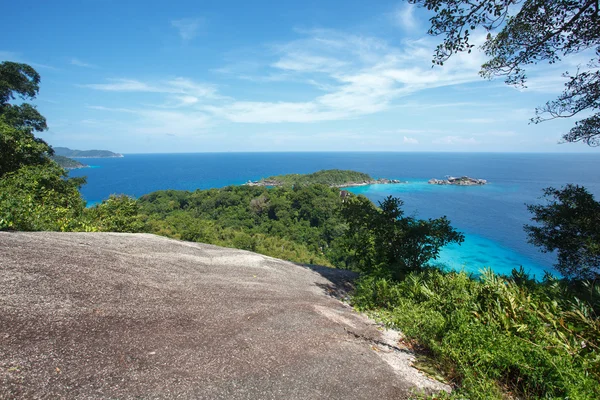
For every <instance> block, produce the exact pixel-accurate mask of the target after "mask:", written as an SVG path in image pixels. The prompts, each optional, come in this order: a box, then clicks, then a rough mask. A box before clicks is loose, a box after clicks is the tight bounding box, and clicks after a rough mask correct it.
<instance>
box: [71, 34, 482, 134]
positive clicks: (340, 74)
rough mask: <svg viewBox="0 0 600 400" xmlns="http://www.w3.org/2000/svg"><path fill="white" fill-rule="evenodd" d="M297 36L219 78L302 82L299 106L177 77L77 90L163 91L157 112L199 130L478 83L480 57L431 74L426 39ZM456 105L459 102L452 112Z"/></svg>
mask: <svg viewBox="0 0 600 400" xmlns="http://www.w3.org/2000/svg"><path fill="white" fill-rule="evenodd" d="M181 26H183V25H181ZM192 31H194V30H192ZM186 32H188V33H187V34H186V36H185V38H190V37H191V36H190V35H189V32H190V31H186ZM298 33H299V34H300V35H302V36H301V37H300V38H299V39H297V40H293V41H289V42H286V43H279V44H277V45H272V46H270V47H269V52H268V53H267V56H265V57H264V58H266V60H265V59H263V60H262V64H261V62H259V61H250V62H248V61H246V62H245V64H241V65H247V66H249V68H251V72H250V74H248V73H245V72H244V71H243V70H242V69H240V68H239V67H238V68H233V69H232V68H228V67H225V68H222V69H219V70H218V71H217V72H219V73H220V74H227V75H229V76H233V75H235V76H237V77H238V78H240V79H246V80H251V81H256V82H261V84H262V83H266V82H269V83H272V82H282V83H285V82H293V83H295V84H304V85H305V87H306V89H307V90H306V91H305V92H306V93H307V94H308V96H307V97H306V99H304V100H302V101H290V100H289V99H285V96H284V92H282V96H279V97H278V96H277V95H275V96H274V97H273V98H272V99H267V100H262V99H261V101H257V100H254V99H253V98H249V99H245V98H243V94H241V95H238V96H237V97H236V98H232V97H228V96H225V95H223V94H221V93H220V91H219V90H218V87H217V86H216V85H213V84H210V83H198V82H195V81H192V80H190V79H187V78H181V77H180V78H175V79H166V80H159V81H142V80H138V79H123V78H121V79H112V80H108V81H107V82H104V83H92V84H86V85H81V86H82V87H86V88H90V89H94V90H102V91H112V92H149V93H162V94H164V95H165V97H166V98H165V102H164V103H163V104H162V105H160V108H164V109H168V108H177V109H181V110H187V112H189V113H190V115H192V116H193V115H196V114H197V113H201V114H202V115H203V117H202V118H201V119H196V118H195V117H192V118H191V120H190V121H191V122H193V121H200V123H201V124H202V125H204V124H205V123H206V122H207V121H206V120H205V118H210V119H214V120H224V121H229V122H234V123H252V124H269V123H311V122H320V121H337V120H346V119H354V118H358V117H360V116H364V115H369V114H375V113H379V112H382V111H385V110H388V109H391V108H392V107H397V106H399V105H400V102H399V100H400V99H402V98H405V97H407V96H410V95H412V94H414V93H417V92H420V91H424V90H429V89H433V88H438V87H443V86H451V85H459V84H462V83H467V82H473V81H479V80H480V78H479V76H478V74H477V72H478V70H479V67H480V64H481V59H480V58H478V55H477V54H472V55H469V56H467V55H458V56H456V57H454V58H453V59H451V60H450V61H449V62H448V63H447V65H445V66H444V68H431V49H432V48H433V45H432V42H431V41H429V40H410V41H404V42H403V43H402V45H401V46H392V45H390V44H389V43H387V42H386V41H384V40H381V39H379V38H376V37H371V36H364V35H355V34H349V33H344V32H339V31H335V30H324V29H317V30H308V31H298ZM182 38H184V36H183V35H182ZM185 38H184V39H185ZM275 78H277V79H275ZM315 88H316V89H318V91H317V92H316V93H314V92H315ZM311 93H314V94H312V95H311ZM460 104H464V103H459V102H457V103H452V104H451V106H456V105H460ZM434 106H435V105H434ZM448 106H450V105H448ZM156 108H157V107H156V106H155V107H154V109H156ZM168 115H170V114H168ZM191 122H190V123H191ZM400 138H402V136H400ZM407 140H408V142H405V143H410V144H414V142H412V140H414V138H412V137H409V136H407Z"/></svg>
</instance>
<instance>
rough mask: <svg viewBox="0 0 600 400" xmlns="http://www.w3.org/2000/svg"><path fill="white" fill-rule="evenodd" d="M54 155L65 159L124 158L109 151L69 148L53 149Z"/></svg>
mask: <svg viewBox="0 0 600 400" xmlns="http://www.w3.org/2000/svg"><path fill="white" fill-rule="evenodd" d="M53 149H54V154H55V155H57V156H63V157H77V158H114V157H123V155H122V154H119V153H113V152H112V151H108V150H71V149H69V148H67V147H53Z"/></svg>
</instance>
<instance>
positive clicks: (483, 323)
mask: <svg viewBox="0 0 600 400" xmlns="http://www.w3.org/2000/svg"><path fill="white" fill-rule="evenodd" d="M532 282H533V283H532ZM573 287H574V286H573V285H572V284H568V283H566V282H563V281H557V280H556V279H552V278H550V277H547V279H546V280H545V281H544V282H540V283H535V282H534V281H532V280H530V279H523V276H522V274H519V273H518V272H515V273H514V276H513V277H501V276H498V275H495V274H493V273H492V272H491V271H489V270H488V271H484V273H483V274H482V276H481V279H478V280H475V279H473V278H472V277H470V276H468V275H467V274H465V273H457V272H450V273H443V272H440V271H438V270H430V269H427V270H425V271H420V272H413V273H410V274H408V275H407V276H406V277H405V278H404V279H403V280H402V281H400V282H394V281H391V280H388V279H385V278H376V277H364V278H362V279H361V280H360V281H359V282H358V284H357V289H356V293H355V295H354V298H353V301H354V304H355V306H356V307H357V308H359V309H363V310H371V311H375V312H376V313H377V315H379V317H380V318H382V319H383V320H385V321H386V322H387V323H388V324H390V325H392V326H394V327H396V328H399V329H401V330H402V331H403V332H404V334H406V335H407V336H408V337H409V338H412V339H415V340H418V341H419V342H420V343H421V344H422V345H425V346H426V347H427V348H428V349H429V350H430V351H431V352H432V354H433V356H434V357H435V359H436V360H437V362H438V364H439V365H440V366H441V368H442V370H443V371H444V372H445V373H446V375H447V376H448V378H449V379H450V380H451V381H452V382H453V383H454V384H455V385H456V386H457V390H456V391H455V392H454V396H456V397H457V398H465V397H466V398H473V399H475V398H503V397H504V396H505V395H506V394H510V395H511V396H516V397H521V398H532V399H533V398H535V399H537V398H569V399H591V398H600V385H599V381H600V353H599V351H600V321H599V320H598V317H597V311H598V309H597V308H595V307H594V305H593V304H590V303H588V302H585V301H583V300H581V299H580V298H583V297H586V296H587V295H586V294H585V293H583V292H575V291H574V290H573ZM579 288H580V289H585V290H592V291H595V292H597V291H598V290H597V289H596V288H594V289H590V285H589V284H587V285H585V284H583V283H582V284H580V285H579Z"/></svg>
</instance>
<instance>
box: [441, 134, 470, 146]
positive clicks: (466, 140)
mask: <svg viewBox="0 0 600 400" xmlns="http://www.w3.org/2000/svg"><path fill="white" fill-rule="evenodd" d="M431 143H433V144H445V145H450V146H453V145H476V144H479V143H480V142H479V141H478V140H476V139H475V138H473V137H462V136H444V137H441V138H437V139H433V140H432V141H431Z"/></svg>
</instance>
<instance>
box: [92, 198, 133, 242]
mask: <svg viewBox="0 0 600 400" xmlns="http://www.w3.org/2000/svg"><path fill="white" fill-rule="evenodd" d="M84 217H85V218H84V219H85V220H86V222H87V224H88V225H89V226H93V227H94V229H95V230H97V231H99V232H132V233H134V232H140V231H141V230H142V228H143V223H142V222H141V221H140V218H139V205H138V203H137V201H136V200H135V199H133V198H131V197H129V196H125V195H120V196H116V195H111V196H110V197H109V198H108V199H107V200H104V201H102V203H101V204H97V205H95V206H94V207H91V208H88V209H86V210H85V212H84Z"/></svg>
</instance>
